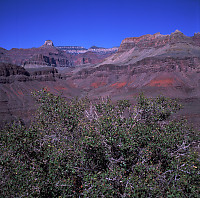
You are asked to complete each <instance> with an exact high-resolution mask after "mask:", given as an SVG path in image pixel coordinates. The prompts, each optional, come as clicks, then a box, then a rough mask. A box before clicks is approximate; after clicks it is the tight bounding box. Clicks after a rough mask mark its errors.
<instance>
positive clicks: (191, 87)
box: [0, 31, 200, 128]
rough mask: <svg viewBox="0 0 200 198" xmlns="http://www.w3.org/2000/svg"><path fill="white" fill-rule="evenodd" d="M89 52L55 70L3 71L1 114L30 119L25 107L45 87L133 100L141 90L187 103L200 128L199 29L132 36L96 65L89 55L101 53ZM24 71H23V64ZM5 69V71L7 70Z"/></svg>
mask: <svg viewBox="0 0 200 198" xmlns="http://www.w3.org/2000/svg"><path fill="white" fill-rule="evenodd" d="M49 47H50V48H52V46H51V45H50V46H49V45H47V46H43V47H42V48H41V49H42V50H46V53H49ZM54 50H55V49H54ZM1 51H2V53H5V50H4V49H0V52H1ZM51 53H53V52H51ZM59 53H60V52H59ZM62 53H63V52H62ZM90 53H92V52H87V53H85V54H84V56H83V55H82V54H76V55H73V56H76V59H73V60H76V61H77V63H76V64H77V65H81V66H76V67H63V69H60V68H61V67H58V69H57V70H55V71H54V70H52V69H50V70H47V69H44V70H42V69H41V67H38V68H37V67H35V68H34V69H31V68H28V67H25V71H24V70H23V72H25V73H26V72H27V73H26V74H24V73H23V72H22V73H20V74H19V72H18V73H17V72H14V75H11V76H2V78H3V79H4V80H3V81H1V82H2V83H0V93H1V98H0V104H1V106H2V107H3V108H2V110H1V112H0V115H3V116H2V118H6V115H10V117H9V119H11V117H17V116H21V117H26V118H28V115H27V113H26V112H29V110H30V112H34V109H35V108H34V107H33V99H32V98H31V96H30V93H31V91H33V90H39V89H41V88H43V87H46V88H47V89H48V90H50V91H51V92H53V93H55V94H59V93H62V95H63V96H64V97H66V98H69V97H73V96H79V97H83V96H85V95H88V96H89V97H91V98H93V99H95V98H98V97H99V96H101V97H107V96H110V97H112V98H113V99H114V100H117V99H130V100H132V101H133V102H134V97H135V96H137V95H138V94H139V93H140V92H144V94H146V95H147V96H151V97H155V96H158V95H161V94H162V95H165V96H168V97H171V98H178V99H179V100H180V101H181V102H182V103H183V104H184V105H185V108H184V109H183V110H182V113H180V115H185V116H186V117H189V118H190V120H192V121H193V122H195V123H196V124H197V125H198V127H199V128H200V126H199V124H198V123H200V34H199V33H197V34H195V35H194V36H192V37H188V36H185V35H184V34H183V33H181V32H180V31H175V32H174V33H172V34H171V35H161V34H159V33H157V34H154V35H144V36H141V37H137V38H135V37H134V38H127V39H124V40H123V41H122V43H121V45H120V47H119V50H118V51H117V52H116V53H115V54H113V55H111V56H109V57H107V58H106V59H105V61H103V62H101V63H98V61H97V62H95V61H94V62H93V63H94V65H91V64H89V63H91V62H92V61H91V60H90V58H91V57H92V56H96V57H95V58H93V60H94V59H97V54H90ZM46 56H48V54H47V55H46V54H45V53H43V54H42V55H37V57H36V58H35V56H32V58H31V61H32V62H34V61H35V62H36V61H37V60H40V62H49V63H50V65H53V64H55V62H56V60H57V59H56V58H55V59H48V58H47V57H46ZM55 56H56V55H55ZM70 56H72V55H70ZM70 56H69V59H70ZM73 58H74V57H73ZM13 60H14V59H13ZM15 61H17V59H16V60H15ZM31 61H30V59H29V63H32V62H31ZM68 61H69V60H68ZM56 64H57V63H56ZM43 66H46V65H43ZM19 71H22V70H21V68H19ZM1 73H2V74H4V75H5V74H6V72H5V71H3V70H2V71H1ZM15 74H17V75H15ZM14 76H16V77H14ZM17 76H20V77H17ZM6 79H7V81H6ZM8 79H10V80H8ZM11 79H14V80H11ZM22 79H24V80H22ZM30 101H31V102H30ZM22 107H23V108H22ZM23 109H24V110H23ZM8 112H9V113H10V114H9V113H8ZM20 112H24V113H20ZM6 113H7V114H6ZM11 114H12V116H11Z"/></svg>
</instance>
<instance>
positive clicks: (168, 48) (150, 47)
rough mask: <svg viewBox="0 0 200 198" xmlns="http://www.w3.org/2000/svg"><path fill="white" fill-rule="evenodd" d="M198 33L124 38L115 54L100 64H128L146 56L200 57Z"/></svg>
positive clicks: (177, 32)
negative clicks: (192, 34)
mask: <svg viewBox="0 0 200 198" xmlns="http://www.w3.org/2000/svg"><path fill="white" fill-rule="evenodd" d="M199 44H200V33H196V34H195V35H194V36H192V37H188V36H185V35H184V34H183V33H181V32H180V31H178V30H177V31H175V32H174V33H172V34H171V35H161V34H160V33H156V34H154V35H144V36H141V37H132V38H126V39H124V40H123V41H122V43H121V45H120V47H119V50H118V52H117V53H116V54H114V55H112V56H110V57H108V58H107V59H106V60H105V61H104V62H103V63H102V64H117V65H128V64H134V63H136V62H137V61H140V60H142V59H144V58H147V57H154V56H162V57H182V58H183V57H191V56H192V57H200V45H199Z"/></svg>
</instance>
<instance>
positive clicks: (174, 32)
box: [173, 29, 182, 33]
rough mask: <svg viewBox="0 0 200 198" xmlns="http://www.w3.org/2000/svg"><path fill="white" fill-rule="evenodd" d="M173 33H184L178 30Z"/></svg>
mask: <svg viewBox="0 0 200 198" xmlns="http://www.w3.org/2000/svg"><path fill="white" fill-rule="evenodd" d="M173 33H182V32H181V31H179V30H178V29H177V30H176V31H175V32H173Z"/></svg>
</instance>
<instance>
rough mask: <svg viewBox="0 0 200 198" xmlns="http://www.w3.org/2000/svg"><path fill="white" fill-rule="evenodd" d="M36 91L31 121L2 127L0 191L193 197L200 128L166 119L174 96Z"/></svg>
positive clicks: (173, 109) (173, 106)
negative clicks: (132, 98) (73, 95)
mask: <svg viewBox="0 0 200 198" xmlns="http://www.w3.org/2000/svg"><path fill="white" fill-rule="evenodd" d="M33 97H34V98H35V99H36V100H37V102H38V103H39V105H40V107H39V109H38V111H37V113H36V116H35V120H34V121H33V122H32V124H31V125H30V126H29V127H25V126H23V125H22V124H20V123H18V122H16V123H14V124H13V125H12V126H8V127H6V128H5V129H3V130H2V131H1V133H0V149H1V150H0V195H1V197H198V195H199V169H198V168H199V156H198V154H197V153H195V152H194V151H193V150H192V145H193V144H194V143H195V142H197V141H198V139H199V136H198V135H199V134H198V133H197V132H195V131H194V130H192V129H191V128H189V127H188V126H187V124H186V121H185V120H180V121H177V120H176V121H173V120H170V119H169V118H170V115H171V114H172V113H175V112H177V111H178V110H179V109H180V108H181V106H180V105H179V104H178V103H177V102H176V101H174V100H171V99H169V98H165V97H162V96H160V97H157V98H154V99H153V98H146V97H145V96H144V95H143V94H141V95H139V96H138V98H137V104H136V105H132V104H130V102H129V101H128V100H120V101H118V102H112V100H111V99H109V98H106V99H102V98H100V99H99V100H98V101H90V100H89V99H88V98H84V99H72V100H70V101H66V100H65V99H63V98H62V97H61V96H55V95H53V94H51V93H50V92H48V91H46V90H42V91H39V92H35V93H33Z"/></svg>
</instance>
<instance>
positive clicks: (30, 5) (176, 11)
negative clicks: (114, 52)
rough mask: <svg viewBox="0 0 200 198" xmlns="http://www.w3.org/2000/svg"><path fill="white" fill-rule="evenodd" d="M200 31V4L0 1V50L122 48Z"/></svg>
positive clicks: (173, 0)
mask: <svg viewBox="0 0 200 198" xmlns="http://www.w3.org/2000/svg"><path fill="white" fill-rule="evenodd" d="M176 29H179V30H180V31H182V32H183V33H184V34H185V35H187V36H192V35H194V33H195V32H200V0H0V30H1V31H0V47H3V48H6V49H11V48H31V47H39V46H41V45H42V44H43V43H44V41H45V40H48V39H50V40H52V41H53V42H54V45H55V46H60V45H66V46H68V45H78V46H83V47H86V48H89V47H91V46H92V45H96V46H100V47H113V46H119V45H120V43H121V41H122V40H123V39H124V38H126V37H137V36H141V35H144V34H154V33H156V32H160V33H161V34H170V33H171V32H174V31H175V30H176Z"/></svg>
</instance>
